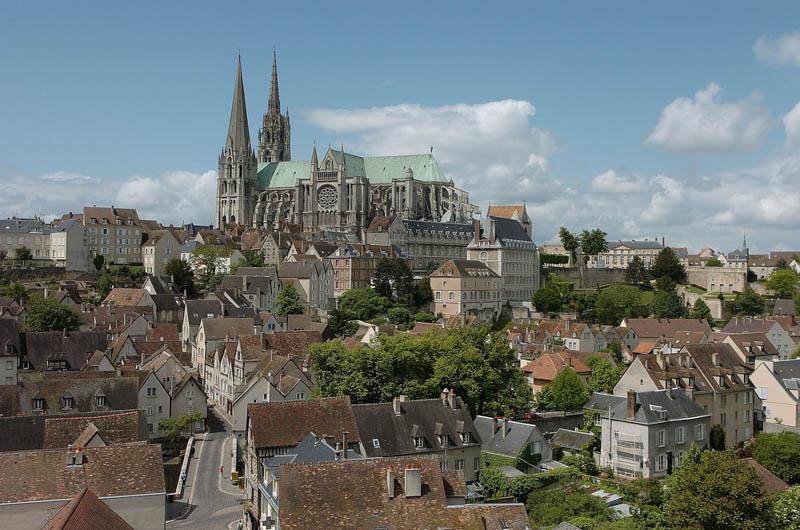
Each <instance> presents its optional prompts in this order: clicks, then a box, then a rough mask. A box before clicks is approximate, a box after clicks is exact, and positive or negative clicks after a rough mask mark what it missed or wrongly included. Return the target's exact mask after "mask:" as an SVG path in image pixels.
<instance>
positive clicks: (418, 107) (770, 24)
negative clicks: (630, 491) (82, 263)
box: [0, 2, 800, 251]
mask: <svg viewBox="0 0 800 530" xmlns="http://www.w3.org/2000/svg"><path fill="white" fill-rule="evenodd" d="M798 15H800V6H799V5H798V4H797V3H796V2H769V3H761V4H755V3H736V2H704V3H697V2H670V3H668V4H666V3H665V4H659V5H656V4H655V3H652V2H616V3H609V4H606V3H602V4H601V3H571V2H552V3H548V4H545V3H543V2H536V3H534V2H506V3H502V4H496V3H488V2H461V3H455V2H438V3H432V2H405V3H403V4H402V5H400V4H397V7H391V8H390V7H389V6H388V5H386V4H385V3H382V2H347V3H304V2H270V3H267V2H226V3H221V2H161V3H155V2H153V3H149V2H129V3H114V4H112V3H101V2H75V3H58V2H51V3H46V2H42V3H31V2H27V3H11V4H9V5H7V6H5V7H4V16H3V20H2V21H0V71H2V72H3V76H2V84H0V145H2V149H0V215H14V214H16V215H30V214H33V213H38V214H42V215H52V214H57V213H60V212H61V211H66V210H76V209H79V208H80V207H81V206H82V205H83V204H89V203H98V204H99V203H109V202H114V203H115V204H120V205H121V204H122V202H124V203H125V205H126V206H133V207H139V209H140V210H142V211H143V212H144V213H146V214H148V215H154V216H158V217H159V218H160V219H162V220H164V221H167V222H181V221H182V220H188V219H189V218H191V217H197V218H196V219H195V220H197V221H210V219H211V212H212V211H213V171H215V170H216V157H217V154H218V153H219V150H220V148H221V146H222V142H223V139H224V135H225V131H226V128H227V118H228V114H229V111H230V99H231V94H232V88H233V77H234V69H235V57H236V54H237V51H241V55H242V62H243V68H244V75H245V91H246V94H247V99H248V114H249V119H250V126H251V133H252V136H253V139H254V141H255V138H256V131H257V128H258V123H259V121H260V117H261V114H262V113H263V112H264V110H265V107H266V96H267V82H268V76H269V72H270V63H271V51H272V48H273V46H276V47H277V49H278V61H279V70H280V80H281V100H282V104H283V105H284V107H286V106H288V108H289V111H290V113H291V116H292V126H293V130H292V133H293V137H292V143H293V145H292V150H293V155H294V158H297V159H300V158H306V157H307V156H308V153H309V152H310V149H311V145H312V142H313V141H314V140H316V142H317V145H319V146H325V145H327V144H328V143H333V144H336V145H338V144H339V142H342V141H344V143H345V147H346V148H348V150H352V151H354V152H359V153H364V154H395V153H402V152H426V151H427V150H428V146H429V145H431V144H433V145H434V154H435V155H436V156H437V158H439V160H440V161H441V162H442V164H443V165H444V166H445V169H446V170H447V172H448V173H449V174H450V175H451V176H452V177H453V178H454V179H455V181H456V183H457V184H460V185H462V186H463V187H464V188H465V189H467V190H468V191H470V192H471V194H472V199H473V200H474V201H476V202H478V203H480V204H483V205H485V204H486V203H487V202H488V201H492V202H507V201H513V200H517V201H518V200H522V199H524V200H525V201H526V203H527V204H528V205H529V209H530V210H531V212H532V213H533V214H534V217H535V222H536V225H537V230H536V238H537V240H538V241H543V240H546V239H549V238H550V237H552V235H553V234H554V233H555V230H556V229H557V228H558V226H559V225H561V224H566V225H568V226H570V227H572V228H575V229H580V228H584V227H592V226H602V227H604V228H605V229H606V230H607V231H608V232H609V236H610V237H615V238H616V237H620V238H622V237H641V236H661V235H666V236H667V238H668V239H670V240H671V241H673V242H674V243H676V244H678V243H680V244H687V245H689V246H691V247H693V248H696V247H699V246H706V245H707V246H714V247H719V249H721V250H725V249H732V248H733V247H735V246H736V245H737V244H738V243H739V241H740V240H741V235H742V230H743V227H747V230H748V233H750V234H751V236H750V238H749V239H750V241H751V247H753V248H754V249H756V250H762V251H763V250H768V249H769V248H773V247H774V248H777V247H784V248H786V247H793V248H796V247H798V246H800V241H797V240H796V239H794V238H793V236H794V234H795V230H794V229H795V227H796V226H797V225H796V223H797V221H800V212H796V211H792V210H798V208H796V207H795V208H791V207H790V206H791V204H787V203H791V200H790V199H793V198H796V197H797V196H796V195H792V193H795V194H796V193H797V189H798V186H797V185H798V184H800V169H797V168H798V167H800V162H798V161H797V160H796V153H797V146H798V145H800V144H794V143H793V141H794V140H793V138H790V136H791V135H790V134H789V129H790V126H789V125H787V124H786V123H785V122H784V117H785V116H786V115H787V113H789V112H790V111H791V110H792V109H793V108H794V106H795V105H796V104H797V103H798V101H800V35H798V37H797V43H795V41H794V40H793V39H792V35H793V34H794V32H796V31H800V23H799V22H798V20H800V17H798ZM782 36H783V40H781V38H782ZM759 39H761V41H759ZM759 42H761V43H762V44H761V45H758V44H757V43H759ZM795 45H796V46H797V48H795ZM795 53H796V56H795V55H793V54H795ZM795 59H796V60H795ZM680 98H685V100H683V102H681V101H680ZM493 104H494V105H493ZM671 104H672V106H671V107H670V105H671ZM533 109H535V110H533ZM398 116H399V117H398ZM796 118H797V119H798V123H800V111H798V115H797V116H796ZM695 120H696V122H695ZM692 123H694V124H695V126H696V127H695V129H691V127H692ZM791 123H793V122H791ZM792 130H793V129H792ZM797 136H800V134H798V135H797ZM532 156H533V157H534V158H532ZM609 171H610V172H611V173H609ZM3 181H5V183H4V182H3ZM45 190H56V193H55V194H53V193H45ZM209 190H210V196H209ZM745 190H746V191H745ZM768 191H769V192H770V193H772V196H770V197H761V195H763V194H765V193H767V192H768ZM53 195H56V196H55V197H54V196H53ZM3 196H4V197H5V198H3ZM748 199H749V200H748ZM120 201H122V202H120Z"/></svg>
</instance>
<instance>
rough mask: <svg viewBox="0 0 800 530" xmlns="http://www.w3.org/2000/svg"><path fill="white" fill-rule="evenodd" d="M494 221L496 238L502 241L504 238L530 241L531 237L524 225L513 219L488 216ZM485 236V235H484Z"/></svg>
mask: <svg viewBox="0 0 800 530" xmlns="http://www.w3.org/2000/svg"><path fill="white" fill-rule="evenodd" d="M489 219H491V220H492V221H493V222H494V233H495V236H496V237H497V239H499V240H500V241H502V242H503V243H505V242H506V240H513V241H530V240H531V237H530V236H529V235H528V232H526V231H525V227H524V226H522V225H521V224H520V223H519V222H517V221H515V220H514V219H506V218H505V217H491V216H490V217H489ZM484 237H485V236H484Z"/></svg>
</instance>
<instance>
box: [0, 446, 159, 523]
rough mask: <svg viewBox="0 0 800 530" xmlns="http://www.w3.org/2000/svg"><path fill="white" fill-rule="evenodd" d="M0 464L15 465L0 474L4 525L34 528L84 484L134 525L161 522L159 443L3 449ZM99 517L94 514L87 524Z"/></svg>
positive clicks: (95, 521) (0, 513) (80, 490)
mask: <svg viewBox="0 0 800 530" xmlns="http://www.w3.org/2000/svg"><path fill="white" fill-rule="evenodd" d="M0 466H3V468H5V469H14V473H3V474H2V475H0V520H2V521H3V526H5V527H6V528H15V529H31V530H35V529H39V528H41V527H42V526H43V525H45V524H46V522H47V521H48V520H49V519H50V518H51V517H52V516H53V514H55V513H56V512H57V511H58V510H59V509H60V508H62V507H63V506H64V505H65V504H67V503H68V502H69V501H70V500H71V499H73V498H74V497H75V496H77V495H79V494H80V493H81V492H83V490H84V489H90V490H92V491H93V492H94V493H95V494H96V495H97V497H98V498H99V499H100V500H102V502H103V503H104V504H105V505H106V506H108V508H110V509H111V510H113V511H114V512H115V513H116V514H118V515H119V516H120V517H121V518H122V519H124V520H125V522H127V523H128V524H129V525H130V526H132V527H134V528H164V523H165V520H166V489H165V483H164V467H163V463H162V461H161V447H160V446H158V445H150V444H146V443H141V442H139V443H133V444H117V445H110V446H102V445H100V446H98V447H83V448H80V449H77V448H70V449H40V450H36V451H16V452H5V453H0ZM99 523H100V520H93V521H92V526H94V525H96V524H99ZM96 527H97V528H101V527H100V526H96ZM112 528H113V527H112Z"/></svg>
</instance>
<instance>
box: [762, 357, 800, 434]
mask: <svg viewBox="0 0 800 530" xmlns="http://www.w3.org/2000/svg"><path fill="white" fill-rule="evenodd" d="M750 380H751V381H752V382H753V385H754V386H755V390H756V394H757V396H758V400H759V402H760V407H761V411H762V413H763V417H764V422H765V423H766V424H769V425H770V426H771V427H773V428H774V429H776V430H780V429H782V428H783V426H786V427H789V428H800V359H791V360H782V361H781V360H775V361H773V360H766V359H756V367H755V370H753V374H752V375H751V376H750Z"/></svg>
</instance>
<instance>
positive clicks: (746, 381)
mask: <svg viewBox="0 0 800 530" xmlns="http://www.w3.org/2000/svg"><path fill="white" fill-rule="evenodd" d="M744 382H745V384H750V375H749V374H744Z"/></svg>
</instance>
